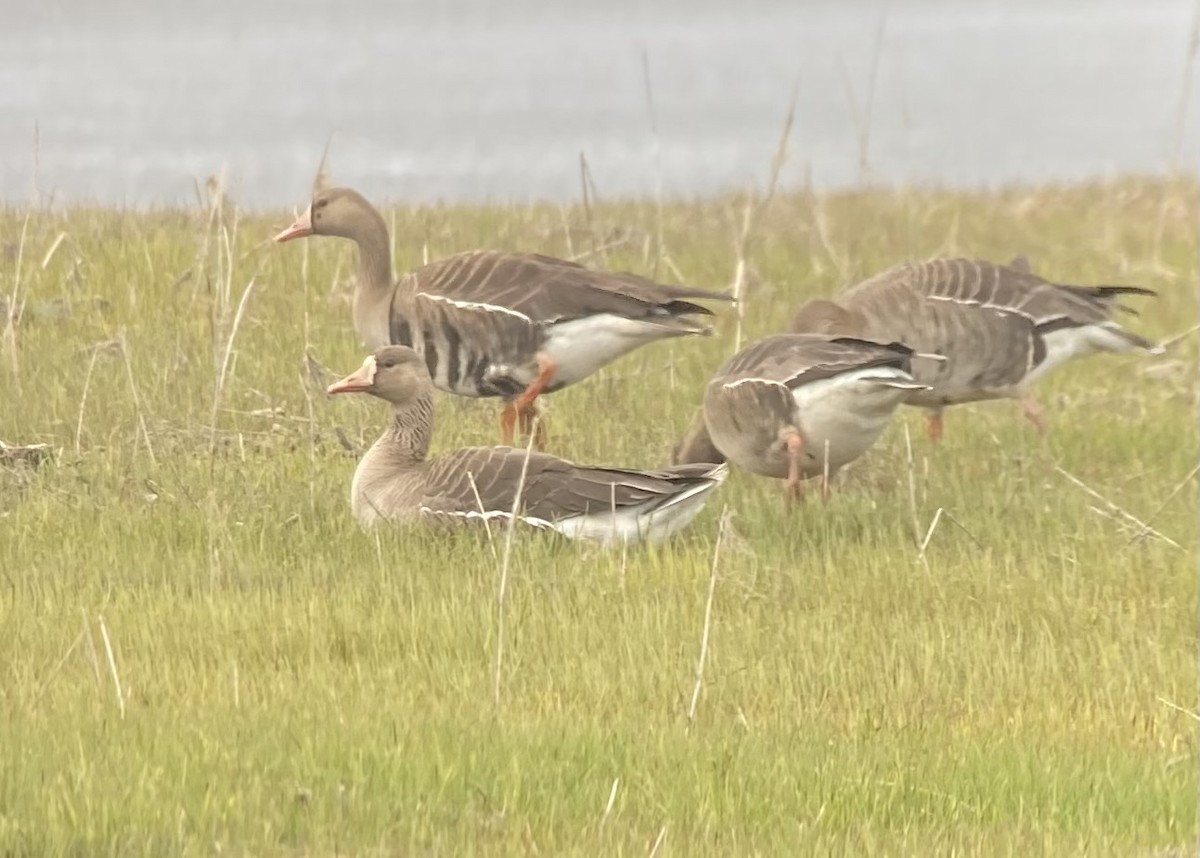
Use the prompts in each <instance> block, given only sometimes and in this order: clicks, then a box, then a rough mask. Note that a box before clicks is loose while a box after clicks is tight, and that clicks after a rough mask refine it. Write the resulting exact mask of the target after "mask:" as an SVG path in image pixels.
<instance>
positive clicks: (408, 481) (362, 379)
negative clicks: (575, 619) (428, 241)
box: [329, 346, 726, 542]
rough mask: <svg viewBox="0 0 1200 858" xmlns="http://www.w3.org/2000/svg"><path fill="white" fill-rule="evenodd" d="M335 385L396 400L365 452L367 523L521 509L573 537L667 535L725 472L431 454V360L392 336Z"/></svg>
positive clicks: (361, 493)
mask: <svg viewBox="0 0 1200 858" xmlns="http://www.w3.org/2000/svg"><path fill="white" fill-rule="evenodd" d="M329 392H330V393H370V394H372V395H374V396H378V397H380V398H381V399H384V400H386V401H388V402H390V403H391V404H392V406H393V417H392V422H391V425H390V426H389V427H388V429H387V430H386V431H385V432H384V433H383V435H382V436H381V437H380V438H379V440H378V441H376V442H375V444H374V445H373V446H372V447H371V449H370V450H369V451H368V452H367V454H366V455H365V456H363V458H362V460H361V461H360V462H359V464H358V467H357V469H356V470H355V473H354V480H353V483H352V486H351V509H352V511H353V514H354V516H355V518H357V519H358V521H359V522H360V523H361V524H363V525H364V526H369V525H373V524H375V523H377V522H379V521H404V520H410V519H418V518H425V519H432V520H435V521H442V522H451V523H468V522H472V521H474V522H478V521H487V520H493V519H500V520H503V519H507V518H509V517H510V514H511V511H512V508H513V501H514V499H515V497H516V494H517V489H518V486H521V485H522V476H521V474H522V471H524V473H525V476H524V484H523V487H522V490H521V503H520V506H519V508H518V518H519V519H520V520H521V521H522V522H524V523H526V524H530V525H533V526H535V527H539V528H545V529H552V530H556V531H558V532H559V533H563V534H565V535H567V536H570V537H575V538H585V539H594V540H599V541H602V542H607V541H610V540H628V541H634V540H638V539H643V538H644V539H648V540H651V541H660V540H662V539H664V538H666V537H667V536H669V535H671V534H673V533H675V532H676V531H678V530H679V529H681V528H683V527H684V526H686V525H687V524H688V523H689V522H690V521H691V520H692V518H694V517H695V515H696V513H697V512H699V510H700V508H701V506H703V504H704V501H705V500H706V499H707V495H708V494H709V493H710V492H711V491H712V490H713V489H714V488H716V487H717V486H718V485H719V484H720V483H721V481H722V480H723V479H724V478H725V474H726V469H725V468H724V467H723V466H714V465H707V464H705V465H684V466H678V467H671V468H664V469H661V470H654V471H640V470H633V469H626V468H608V467H591V466H583V465H575V464H572V463H571V462H568V461H565V460H563V459H559V458H557V457H555V456H550V455H547V454H545V453H538V452H527V451H526V450H523V449H516V448H512V447H470V448H465V449H461V450H454V451H452V452H449V453H445V454H443V455H441V456H438V457H437V458H434V459H428V458H426V455H427V452H428V449H429V440H430V437H431V435H432V432H433V396H432V385H431V383H430V380H429V375H428V371H427V370H426V368H425V363H424V361H423V360H421V358H420V357H419V356H418V355H417V354H416V352H414V351H413V350H412V349H410V348H408V347H406V346H385V347H383V348H381V349H379V350H378V351H376V352H375V354H373V355H372V356H371V357H368V358H367V359H366V361H365V362H364V363H363V365H362V367H361V368H360V369H359V370H357V371H356V372H354V373H352V374H351V375H349V376H347V377H346V378H344V379H342V380H341V381H339V382H336V383H335V384H333V385H331V386H330V388H329Z"/></svg>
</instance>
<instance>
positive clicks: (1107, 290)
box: [1059, 286, 1158, 302]
mask: <svg viewBox="0 0 1200 858" xmlns="http://www.w3.org/2000/svg"><path fill="white" fill-rule="evenodd" d="M1059 288H1060V289H1066V290H1067V291H1068V292H1074V293H1075V294H1076V295H1079V296H1080V297H1082V298H1091V299H1093V300H1096V301H1104V302H1109V301H1112V300H1113V299H1115V298H1116V297H1117V296H1118V295H1157V294H1158V293H1157V292H1155V291H1154V290H1153V289H1143V288H1142V287H1141V286H1060V287H1059Z"/></svg>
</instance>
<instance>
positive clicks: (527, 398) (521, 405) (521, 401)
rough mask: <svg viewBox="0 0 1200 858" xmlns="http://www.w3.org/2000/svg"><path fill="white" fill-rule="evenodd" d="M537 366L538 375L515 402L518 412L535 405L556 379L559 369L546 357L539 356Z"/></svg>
mask: <svg viewBox="0 0 1200 858" xmlns="http://www.w3.org/2000/svg"><path fill="white" fill-rule="evenodd" d="M537 365H538V373H537V375H536V376H534V379H533V381H531V382H530V383H529V386H528V387H527V388H525V389H524V390H523V391H522V392H521V395H520V396H518V397H517V398H516V400H514V402H513V404H514V405H515V406H516V407H517V411H524V410H526V409H528V408H529V406H531V405H533V401H534V400H535V399H537V398H538V397H539V396H541V394H542V391H543V390H545V389H546V385H548V384H549V383H550V381H551V380H552V379H553V378H554V373H555V372H557V371H558V367H556V366H555V365H554V363H553V362H552V361H551V360H550V358H548V357H546V356H545V355H541V354H539V355H538V358H537Z"/></svg>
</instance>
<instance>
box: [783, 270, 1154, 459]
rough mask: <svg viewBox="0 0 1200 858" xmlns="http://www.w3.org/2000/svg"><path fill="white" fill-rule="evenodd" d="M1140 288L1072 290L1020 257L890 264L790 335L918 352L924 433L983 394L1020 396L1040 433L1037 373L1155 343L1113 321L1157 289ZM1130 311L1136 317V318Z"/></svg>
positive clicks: (814, 304)
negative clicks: (1124, 299) (951, 408)
mask: <svg viewBox="0 0 1200 858" xmlns="http://www.w3.org/2000/svg"><path fill="white" fill-rule="evenodd" d="M1154 294H1155V293H1154V292H1152V291H1151V290H1149V289H1142V288H1140V287H1137V286H1069V285H1063V284H1058V283H1052V282H1050V281H1048V280H1045V279H1043V278H1041V277H1039V276H1038V275H1036V274H1034V273H1033V272H1032V270H1031V269H1030V267H1029V263H1028V261H1027V260H1026V259H1024V257H1017V259H1015V260H1013V262H1012V264H1010V265H998V264H996V263H992V262H985V261H982V260H975V259H935V260H932V261H929V262H917V263H907V264H903V265H897V266H895V267H894V268H890V269H888V270H886V271H884V272H882V273H880V274H877V275H875V276H874V277H872V278H870V279H868V280H865V281H863V282H862V283H859V284H858V285H856V286H852V287H850V288H849V289H847V290H845V291H843V292H842V293H840V294H839V295H837V296H835V297H834V298H833V300H828V301H826V300H816V301H810V302H809V303H808V304H805V305H804V306H803V307H801V308H800V310H799V312H798V313H797V314H796V317H795V319H794V320H793V322H792V330H793V331H808V332H815V333H830V334H847V335H850V336H863V337H868V338H870V339H881V340H898V341H900V342H903V343H905V344H906V345H908V346H909V347H911V348H913V349H915V350H917V351H918V352H933V353H935V354H937V355H943V356H945V360H944V361H941V362H937V361H932V360H929V359H927V358H925V357H922V356H920V355H918V356H917V357H915V358H914V360H913V375H914V376H915V377H916V379H917V380H918V381H920V382H922V383H923V384H925V385H928V389H926V390H918V391H915V392H914V393H913V394H912V395H910V396H909V398H908V403H909V404H911V405H917V406H920V407H922V408H926V409H928V410H929V412H930V414H929V427H928V428H929V436H930V438H931V439H932V440H933V441H935V442H936V441H937V440H938V439H940V438H941V435H942V410H943V409H944V408H945V407H946V406H947V405H956V404H959V403H964V402H975V401H979V400H984V399H1001V398H1012V399H1017V400H1019V401H1020V404H1021V408H1022V411H1023V413H1024V414H1025V416H1026V418H1028V419H1029V421H1030V422H1031V423H1032V424H1033V425H1034V427H1035V428H1036V429H1037V430H1038V432H1039V433H1041V434H1044V433H1045V432H1046V430H1047V423H1046V418H1045V415H1044V412H1043V411H1042V408H1041V406H1040V405H1039V404H1038V402H1037V401H1036V400H1035V399H1034V398H1033V396H1032V395H1031V394H1030V392H1029V391H1030V388H1031V386H1032V385H1033V384H1034V383H1035V382H1036V381H1037V380H1038V379H1039V378H1041V377H1042V376H1044V375H1045V374H1046V373H1048V372H1049V371H1050V370H1052V369H1054V368H1055V367H1057V366H1059V365H1061V364H1063V363H1066V362H1067V361H1069V360H1071V359H1073V358H1076V357H1083V356H1086V355H1089V354H1093V353H1095V352H1125V351H1130V350H1133V349H1143V350H1146V351H1149V352H1151V353H1159V352H1161V348H1160V347H1159V346H1157V345H1156V344H1155V343H1153V342H1151V341H1150V340H1148V339H1146V338H1144V337H1142V336H1139V335H1138V334H1135V333H1133V332H1131V331H1128V330H1126V329H1125V328H1122V327H1121V326H1120V325H1118V324H1117V323H1116V322H1115V321H1113V314H1114V312H1115V311H1116V310H1121V311H1123V312H1126V313H1131V314H1134V311H1133V310H1130V309H1128V308H1126V307H1122V306H1121V305H1119V304H1118V303H1117V299H1118V298H1119V297H1120V296H1121V295H1154ZM1135 315H1136V314H1135Z"/></svg>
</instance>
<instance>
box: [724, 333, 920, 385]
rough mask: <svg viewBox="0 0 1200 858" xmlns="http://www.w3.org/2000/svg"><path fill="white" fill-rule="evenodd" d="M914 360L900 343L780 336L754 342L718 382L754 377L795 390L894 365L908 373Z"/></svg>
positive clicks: (848, 338) (828, 337)
mask: <svg viewBox="0 0 1200 858" xmlns="http://www.w3.org/2000/svg"><path fill="white" fill-rule="evenodd" d="M911 360H912V349H910V348H909V347H908V346H906V345H902V344H900V343H897V342H889V343H879V342H873V341H871V340H865V339H859V338H857V337H830V336H824V335H821V334H776V335H775V336H771V337H764V338H763V339H761V340H758V341H757V342H755V343H752V344H751V345H750V346H748V347H746V348H745V349H743V350H742V351H740V352H738V353H737V354H736V355H734V356H733V357H732V358H730V359H729V360H728V361H727V362H726V363H725V365H724V366H723V367H721V369H719V370H717V374H716V377H715V378H714V381H717V380H719V381H721V382H722V383H729V382H733V381H736V380H738V379H739V378H751V377H753V378H761V379H763V380H765V381H771V382H776V383H779V384H783V385H785V386H787V387H789V388H795V387H799V386H800V385H803V384H807V383H809V382H813V381H819V380H820V379H824V378H832V377H833V376H836V375H840V374H842V373H844V372H851V371H853V370H859V369H867V368H869V367H872V366H894V367H898V368H900V369H903V370H905V371H908V369H909V365H910V363H911Z"/></svg>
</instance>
